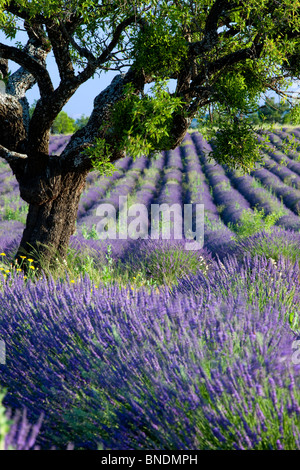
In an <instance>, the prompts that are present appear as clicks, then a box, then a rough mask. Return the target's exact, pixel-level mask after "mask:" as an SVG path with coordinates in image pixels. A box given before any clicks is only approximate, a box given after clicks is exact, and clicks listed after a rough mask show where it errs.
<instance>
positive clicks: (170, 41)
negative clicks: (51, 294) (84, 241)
mask: <svg viewBox="0 0 300 470" xmlns="http://www.w3.org/2000/svg"><path fill="white" fill-rule="evenodd" d="M299 24H300V21H299V9H298V1H297V0H282V1H280V0H276V1H275V0H274V1H273V0H265V1H262V2H257V1H256V0H250V1H248V2H247V4H245V2H243V1H241V0H237V1H230V0H180V1H179V0H151V1H141V0H135V1H128V0H102V1H95V0H84V1H83V0H68V1H66V0H53V1H51V2H45V1H41V0H35V1H34V2H32V1H25V0H0V27H1V30H2V32H3V33H4V34H5V35H6V37H7V38H9V39H11V40H12V39H13V38H14V37H15V35H16V31H17V30H18V29H23V30H24V31H26V33H27V37H28V39H27V42H26V43H24V44H19V45H18V46H14V45H7V44H4V43H3V44H2V43H0V73H1V77H0V78H2V81H4V82H5V85H6V88H5V93H1V94H0V128H1V137H0V144H1V145H0V156H1V157H2V158H4V159H6V161H7V162H8V163H9V165H10V167H11V169H12V171H13V173H14V174H15V176H16V178H17V181H18V183H19V186H20V193H21V197H22V198H23V199H24V200H25V201H27V202H28V203H29V212H28V217H27V222H26V228H25V230H24V234H23V237H22V240H21V244H20V247H19V250H18V253H17V259H19V256H20V255H21V254H24V253H31V252H32V250H34V249H35V250H38V251H39V253H40V255H42V256H43V258H44V262H45V263H46V264H48V265H52V263H53V262H54V259H55V253H59V254H60V256H61V257H64V256H65V255H66V251H67V247H68V243H69V239H70V236H71V235H72V234H73V233H74V230H75V222H76V215H77V208H78V202H79V198H80V195H81V192H82V190H83V188H84V185H85V179H86V176H87V174H88V172H89V171H90V170H91V169H92V168H93V162H96V163H97V159H98V161H101V159H102V160H103V159H104V160H105V161H108V162H109V163H113V162H115V161H116V160H117V159H119V158H120V157H122V156H124V155H125V153H126V152H130V153H131V154H132V156H134V157H136V156H138V155H141V154H142V153H145V154H151V153H153V152H155V151H160V150H162V149H172V148H175V147H176V146H178V145H179V144H180V142H181V141H182V139H183V138H184V135H185V133H186V131H187V129H188V127H189V125H190V123H191V121H192V119H193V118H195V117H197V116H198V113H199V112H200V115H201V112H203V110H205V108H206V107H208V106H211V105H213V106H215V107H218V109H219V110H220V111H221V113H223V114H224V116H225V118H224V120H223V122H222V123H221V128H220V129H219V131H218V134H217V135H216V144H217V148H219V150H220V152H219V154H218V155H219V156H218V158H219V157H220V158H221V159H222V158H223V157H222V156H224V155H225V156H226V158H225V160H226V159H227V160H226V161H227V163H228V162H229V163H230V162H231V161H233V163H234V164H235V165H241V166H242V167H245V168H247V167H249V166H251V164H252V163H253V160H254V159H255V158H257V157H258V153H256V152H254V151H253V149H255V148H256V147H255V139H254V137H253V134H252V133H251V128H250V127H249V126H248V124H247V123H245V121H244V119H243V116H245V115H246V114H247V113H248V112H249V110H250V109H252V107H253V106H254V105H255V106H256V105H257V100H258V98H259V96H260V94H261V93H262V92H265V91H266V90H275V91H276V92H277V93H278V94H281V95H282V94H283V93H285V91H284V90H285V88H284V87H285V85H286V80H287V78H288V77H291V78H293V77H298V76H299V71H300V66H299V64H300V62H299V53H300V43H299ZM50 51H52V52H53V54H54V57H55V60H56V64H57V67H58V71H59V75H60V83H59V85H58V86H57V87H56V88H55V87H54V85H53V82H52V79H51V76H50V73H49V71H48V69H47V64H46V57H47V55H48V54H49V52H50ZM8 60H12V61H14V62H16V63H17V64H18V65H19V66H20V68H19V69H18V70H17V71H16V72H14V73H12V74H9V71H8V65H7V64H8ZM108 70H114V71H117V72H119V73H118V74H117V75H116V77H115V78H114V79H113V80H112V82H111V84H110V85H109V86H108V87H107V88H105V89H104V90H103V91H101V92H100V93H99V94H98V95H97V96H96V98H95V100H94V108H93V111H92V114H91V116H90V118H89V120H88V122H87V124H86V125H85V126H84V127H82V128H81V129H79V130H78V131H77V132H75V133H74V135H73V136H72V138H71V140H70V142H69V144H68V145H67V147H66V148H65V150H64V152H63V153H62V154H61V156H60V157H59V158H58V157H57V156H49V153H48V144H49V134H50V129H51V127H52V126H53V123H54V121H55V119H56V118H57V116H58V115H59V113H60V112H61V111H62V108H63V107H64V105H65V104H66V103H67V102H68V100H69V99H70V98H71V96H72V95H73V94H74V93H75V91H76V90H77V89H78V88H79V87H80V86H81V85H82V84H83V83H85V82H86V81H87V80H88V79H89V78H91V77H93V76H94V74H95V73H103V72H106V71H108ZM170 79H174V80H176V90H175V92H172V93H171V92H170V91H169V89H168V87H167V83H168V80H170ZM35 83H37V85H38V88H39V93H40V98H39V99H38V101H37V103H36V106H35V109H34V111H33V113H32V116H30V115H29V107H28V102H27V99H26V92H27V91H28V90H29V89H30V88H31V87H32V86H33V85H34V84H35ZM151 83H152V84H153V88H152V93H151V94H149V93H148V94H147V93H145V85H146V84H151ZM222 126H223V127H222ZM227 134H228V135H229V136H230V138H228V137H226V136H227ZM232 142H238V145H237V146H235V145H232ZM226 145H227V147H226ZM218 146H219V147H218ZM236 147H237V150H236V149H235V148H236ZM226 148H227V150H226ZM222 149H223V150H224V152H225V153H224V152H223V151H222ZM226 151H227V153H226ZM102 166H104V167H105V165H102Z"/></svg>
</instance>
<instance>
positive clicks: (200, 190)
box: [0, 128, 300, 450]
mask: <svg viewBox="0 0 300 470" xmlns="http://www.w3.org/2000/svg"><path fill="white" fill-rule="evenodd" d="M292 134H293V135H294V136H295V139H296V144H297V143H298V141H299V147H298V148H295V149H294V150H289V151H287V150H285V151H284V150H283V146H282V145H283V141H284V140H285V139H286V138H287V137H291V135H292ZM68 139H69V136H53V137H52V140H51V145H50V149H49V151H50V153H51V154H55V155H59V154H60V152H61V151H62V150H63V148H64V146H65V145H66V144H67V142H68ZM211 150H212V147H211V146H210V144H209V143H208V142H207V141H205V139H204V138H203V137H202V136H201V134H199V133H198V132H190V133H188V134H187V135H186V137H185V139H184V141H183V143H182V144H181V146H180V147H178V148H177V149H175V150H173V151H166V152H162V153H161V154H159V155H157V156H156V157H155V158H152V159H148V158H143V157H142V158H139V159H136V160H135V161H133V160H132V159H131V158H130V157H126V158H124V159H122V160H119V161H118V162H117V163H116V168H117V170H116V171H115V172H114V173H113V175H112V176H109V177H100V176H99V175H98V173H97V172H96V171H95V172H91V173H90V174H89V175H88V178H87V183H86V188H85V191H84V193H83V195H82V197H81V201H80V205H79V210H78V219H77V228H76V233H75V234H74V236H72V238H71V244H70V249H69V254H68V259H67V261H66V264H65V266H64V268H63V269H61V270H60V271H57V273H55V275H53V276H52V277H48V278H47V277H42V278H40V277H38V276H36V275H35V269H34V262H33V261H31V260H30V259H29V260H27V259H26V258H24V263H28V264H29V266H30V267H31V268H32V269H31V270H29V271H30V272H31V274H30V275H28V276H24V274H23V272H22V271H20V270H19V271H18V270H16V269H14V268H13V265H12V261H13V256H14V254H15V252H16V249H17V247H18V243H19V242H20V239H21V235H22V231H23V229H24V224H25V221H26V213H27V205H26V203H25V202H24V201H22V200H21V199H20V196H19V191H18V186H17V183H16V180H15V178H14V177H13V175H12V173H11V171H10V170H9V167H8V165H7V164H6V163H5V162H4V161H1V162H0V258H1V259H0V271H1V273H0V340H2V342H5V353H6V355H5V363H4V364H1V363H0V386H1V390H2V395H1V397H2V406H0V415H1V420H0V447H1V446H2V448H5V449H9V448H14V449H18V450H28V449H49V448H55V449H84V450H86V449H109V450H115V449H116V450H118V449H121V450H127V449H129V450H133V449H142V450H150V449H153V450H177V449H180V450H194V449H200V450H202V449H203V450H204V449H242V450H243V449H270V450H272V449H279V450H280V449H291V450H293V449H300V388H299V385H300V326H299V309H300V285H299V283H300V264H299V260H300V257H299V255H300V153H299V150H300V128H299V129H297V128H296V129H293V130H288V129H284V130H277V131H273V132H272V133H270V143H269V145H268V149H267V151H266V152H265V154H264V158H263V162H262V164H261V165H258V166H257V168H256V169H255V170H254V171H252V172H251V173H250V174H249V175H243V174H242V173H240V172H239V171H238V170H230V169H228V168H226V167H225V166H221V165H219V164H217V163H216V162H215V161H214V160H213V159H209V158H208V156H207V154H208V152H209V151H211ZM119 196H128V205H130V204H144V205H145V206H146V207H147V208H148V209H149V213H150V207H151V204H162V203H168V204H174V203H178V204H180V205H181V206H183V205H184V204H189V203H193V204H204V222H205V225H204V246H203V248H202V249H201V250H198V251H187V250H185V249H184V244H185V240H176V239H174V237H173V239H171V240H166V239H162V238H160V239H159V240H153V239H151V237H148V238H146V239H137V240H133V239H128V240H118V239H117V240H100V239H99V235H98V233H97V230H96V226H97V223H98V222H99V217H97V215H96V209H97V207H98V206H99V204H100V203H110V204H112V205H113V206H114V207H115V208H116V210H118V208H119V207H118V201H119ZM149 222H150V221H149ZM182 223H183V222H182ZM193 224H194V225H193V227H195V224H196V220H194V221H193ZM0 344H1V343H0ZM3 362H4V361H3Z"/></svg>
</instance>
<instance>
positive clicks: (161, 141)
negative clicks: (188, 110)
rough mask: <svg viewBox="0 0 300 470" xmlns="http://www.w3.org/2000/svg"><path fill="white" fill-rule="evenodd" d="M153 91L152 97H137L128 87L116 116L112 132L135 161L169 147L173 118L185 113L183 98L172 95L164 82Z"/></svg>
mask: <svg viewBox="0 0 300 470" xmlns="http://www.w3.org/2000/svg"><path fill="white" fill-rule="evenodd" d="M151 92H152V94H153V95H152V96H151V95H143V96H140V95H137V94H136V93H135V90H134V88H133V86H132V85H131V84H128V85H127V86H126V89H125V92H124V99H123V100H121V101H119V102H118V103H116V105H115V106H114V110H113V113H112V129H113V130H112V132H113V133H115V134H116V136H117V135H118V136H119V139H120V142H119V148H120V149H124V150H125V151H127V152H128V153H129V154H130V155H131V156H132V157H133V158H137V157H140V156H142V155H149V154H150V153H151V152H155V151H160V150H164V149H167V148H169V145H170V137H171V136H170V133H171V129H172V125H173V118H174V115H175V114H176V112H179V111H180V110H181V106H182V101H181V99H180V98H178V97H176V96H172V95H170V94H169V92H168V91H167V85H166V83H165V82H164V81H160V80H158V81H157V82H156V83H155V84H154V85H153V86H152V88H151ZM120 130H121V132H120ZM120 134H121V135H120Z"/></svg>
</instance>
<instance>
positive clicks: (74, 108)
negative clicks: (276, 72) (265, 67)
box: [0, 32, 299, 119]
mask: <svg viewBox="0 0 300 470" xmlns="http://www.w3.org/2000/svg"><path fill="white" fill-rule="evenodd" d="M15 41H21V42H22V43H24V42H27V35H26V33H22V32H19V33H18V35H17V37H16V40H14V41H10V40H8V39H6V38H5V36H4V34H3V33H2V32H0V42H2V43H4V44H8V45H14V44H15ZM18 67H19V66H18V65H17V64H15V63H14V62H11V61H9V68H10V70H11V72H14V71H15V70H17V68H18ZM47 68H48V71H49V73H50V76H51V78H52V82H53V84H54V87H55V88H56V87H57V86H58V84H59V74H58V70H57V66H56V62H55V59H54V55H53V53H52V52H50V53H49V54H48V57H47ZM118 73H119V72H114V71H108V72H107V73H104V72H102V73H101V76H98V75H97V74H96V75H95V77H94V78H92V79H90V80H88V81H87V82H86V83H84V84H83V85H81V86H80V87H79V89H78V90H77V91H76V92H75V93H74V95H73V96H72V98H71V99H70V100H69V101H68V103H67V104H66V105H65V107H64V108H63V110H64V111H65V112H66V113H67V114H68V115H69V116H70V117H72V118H74V119H77V118H78V117H80V116H81V115H86V116H89V115H90V114H91V112H92V109H93V101H94V98H95V97H96V96H97V95H98V94H99V93H100V92H101V91H102V90H104V89H105V88H106V87H107V86H108V85H109V84H110V83H111V81H112V79H113V77H114V76H115V75H117V74H118ZM148 88H149V85H148ZM174 88H175V81H174V80H171V81H170V85H169V89H170V91H171V92H172V91H174ZM298 89H299V86H298V84H297V83H295V84H294V85H293V86H292V87H291V90H298ZM145 91H147V88H146V87H145ZM268 95H269V96H276V95H275V93H269V94H268ZM26 96H27V99H28V101H29V104H32V103H33V102H34V100H37V99H38V98H39V90H38V86H37V85H34V86H33V88H32V89H31V90H29V91H28V92H27V93H26ZM275 101H278V98H275ZM261 104H263V101H261Z"/></svg>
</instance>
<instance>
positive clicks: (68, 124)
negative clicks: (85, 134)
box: [29, 100, 89, 134]
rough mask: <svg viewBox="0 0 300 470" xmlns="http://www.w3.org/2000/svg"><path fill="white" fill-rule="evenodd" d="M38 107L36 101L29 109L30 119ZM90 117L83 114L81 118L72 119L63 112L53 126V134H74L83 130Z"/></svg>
mask: <svg viewBox="0 0 300 470" xmlns="http://www.w3.org/2000/svg"><path fill="white" fill-rule="evenodd" d="M35 106H36V100H35V101H34V103H33V104H32V105H31V106H30V108H29V115H30V117H31V116H32V114H33V111H34V109H35ZM88 120H89V117H88V116H85V115H84V114H82V115H81V116H80V117H79V118H77V119H73V118H71V117H70V116H69V115H68V114H67V113H66V112H65V111H61V112H60V113H59V114H58V115H57V117H56V119H55V120H54V122H53V124H52V126H51V134H74V132H76V131H78V130H79V129H82V128H83V127H84V126H85V125H86V124H87V122H88Z"/></svg>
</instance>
